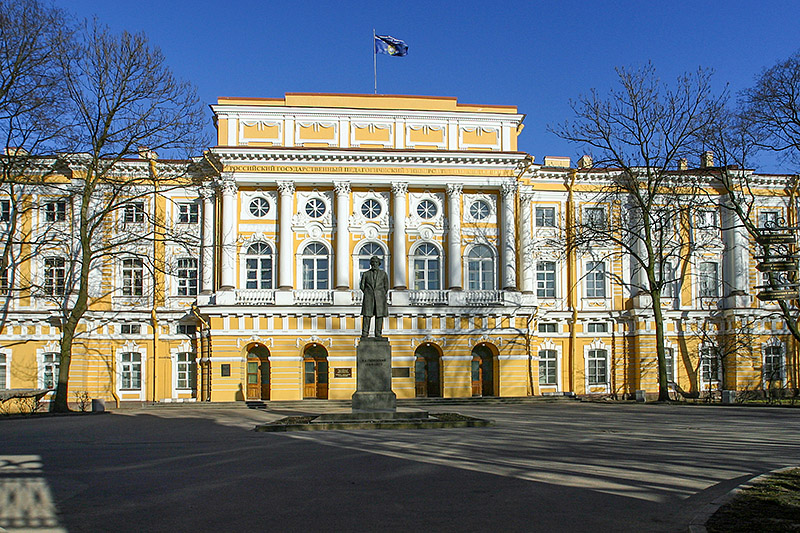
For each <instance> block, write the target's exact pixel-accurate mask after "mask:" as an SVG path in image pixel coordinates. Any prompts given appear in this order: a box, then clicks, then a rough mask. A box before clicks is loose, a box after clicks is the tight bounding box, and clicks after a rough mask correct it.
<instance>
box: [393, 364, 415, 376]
mask: <svg viewBox="0 0 800 533" xmlns="http://www.w3.org/2000/svg"><path fill="white" fill-rule="evenodd" d="M392 377H393V378H408V377H411V368H409V367H407V366H402V367H395V368H392Z"/></svg>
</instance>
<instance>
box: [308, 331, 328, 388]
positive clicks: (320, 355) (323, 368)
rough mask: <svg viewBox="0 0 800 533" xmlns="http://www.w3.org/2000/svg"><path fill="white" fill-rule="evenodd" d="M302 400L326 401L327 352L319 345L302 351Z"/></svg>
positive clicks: (313, 345)
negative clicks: (316, 399) (315, 399)
mask: <svg viewBox="0 0 800 533" xmlns="http://www.w3.org/2000/svg"><path fill="white" fill-rule="evenodd" d="M303 398H319V399H321V400H327V399H328V351H327V350H326V349H325V347H324V346H322V345H321V344H309V345H308V346H306V348H305V350H304V351H303Z"/></svg>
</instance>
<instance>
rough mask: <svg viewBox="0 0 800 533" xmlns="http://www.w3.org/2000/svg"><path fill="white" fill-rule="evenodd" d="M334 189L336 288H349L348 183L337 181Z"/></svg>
mask: <svg viewBox="0 0 800 533" xmlns="http://www.w3.org/2000/svg"><path fill="white" fill-rule="evenodd" d="M333 188H334V190H335V191H336V288H337V289H349V288H350V229H349V227H348V225H349V220H350V184H349V183H347V182H345V181H337V182H335V183H334V184H333Z"/></svg>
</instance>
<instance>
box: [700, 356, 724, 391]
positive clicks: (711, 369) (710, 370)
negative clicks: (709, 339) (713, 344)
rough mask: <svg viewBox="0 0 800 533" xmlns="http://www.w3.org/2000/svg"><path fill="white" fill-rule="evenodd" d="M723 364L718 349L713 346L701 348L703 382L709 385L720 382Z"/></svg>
mask: <svg viewBox="0 0 800 533" xmlns="http://www.w3.org/2000/svg"><path fill="white" fill-rule="evenodd" d="M721 370H722V365H721V364H720V358H719V355H718V354H717V351H716V350H715V349H713V348H709V347H705V348H701V349H700V377H701V378H702V380H703V383H705V384H707V385H709V384H712V383H719V382H720V381H721V379H720V378H721V377H722V373H721Z"/></svg>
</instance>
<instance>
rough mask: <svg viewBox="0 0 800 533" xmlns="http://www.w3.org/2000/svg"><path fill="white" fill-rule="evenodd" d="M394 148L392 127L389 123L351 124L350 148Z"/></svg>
mask: <svg viewBox="0 0 800 533" xmlns="http://www.w3.org/2000/svg"><path fill="white" fill-rule="evenodd" d="M362 145H368V146H370V147H375V146H382V147H384V148H392V147H394V125H393V124H391V123H375V122H368V123H367V122H353V123H352V124H351V128H350V146H362Z"/></svg>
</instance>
